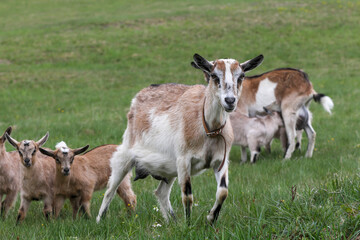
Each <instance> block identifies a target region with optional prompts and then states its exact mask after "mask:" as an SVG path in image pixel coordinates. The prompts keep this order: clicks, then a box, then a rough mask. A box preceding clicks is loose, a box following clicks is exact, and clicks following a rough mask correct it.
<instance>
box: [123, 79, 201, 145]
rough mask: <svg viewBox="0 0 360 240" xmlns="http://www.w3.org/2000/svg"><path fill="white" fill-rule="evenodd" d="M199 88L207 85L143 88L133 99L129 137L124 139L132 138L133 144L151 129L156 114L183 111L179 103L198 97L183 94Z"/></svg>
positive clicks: (128, 127)
mask: <svg viewBox="0 0 360 240" xmlns="http://www.w3.org/2000/svg"><path fill="white" fill-rule="evenodd" d="M198 88H201V89H203V90H204V91H205V86H203V85H194V86H188V85H183V84H174V83H169V84H161V85H151V86H149V87H147V88H144V89H143V90H141V91H140V92H139V93H138V94H137V95H136V96H135V98H134V99H133V100H132V103H131V107H130V111H129V113H128V115H127V118H128V126H127V132H128V134H129V136H128V137H129V139H124V141H126V140H130V145H132V144H133V143H134V142H135V139H137V138H141V137H142V136H143V133H146V132H147V131H148V130H149V129H150V127H151V124H152V118H153V116H154V115H161V114H162V113H164V114H169V115H171V114H172V113H175V112H178V111H182V110H181V109H179V104H186V103H184V102H185V101H192V99H189V98H191V97H193V98H194V97H196V98H197V97H198V96H191V97H189V98H187V97H186V99H184V97H183V95H186V94H185V93H186V92H188V91H189V90H190V92H191V89H196V90H197V89H198ZM204 91H203V92H204ZM197 95H199V94H197ZM201 97H203V96H201ZM200 104H202V102H201V103H200ZM190 105H191V104H190ZM178 116H181V115H178ZM177 120H178V119H174V121H175V122H174V125H176V121H177Z"/></svg>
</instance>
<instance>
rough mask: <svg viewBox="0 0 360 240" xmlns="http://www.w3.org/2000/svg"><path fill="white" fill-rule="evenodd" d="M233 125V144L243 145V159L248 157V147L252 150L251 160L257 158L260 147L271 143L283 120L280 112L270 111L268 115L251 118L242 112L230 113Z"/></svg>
mask: <svg viewBox="0 0 360 240" xmlns="http://www.w3.org/2000/svg"><path fill="white" fill-rule="evenodd" d="M230 120H231V125H232V128H233V130H234V142H233V145H238V146H241V161H242V162H243V163H244V162H246V159H247V156H246V155H247V154H246V147H249V150H250V154H251V157H250V162H251V163H255V161H256V160H257V158H258V156H259V153H260V147H262V146H267V145H269V144H270V143H271V141H272V139H273V138H274V136H275V135H276V134H277V133H278V131H279V130H280V128H281V127H283V126H284V124H283V120H282V118H281V116H280V114H279V113H278V112H272V111H268V115H266V116H257V117H253V118H250V117H248V116H246V115H244V114H242V113H240V112H234V113H232V114H230Z"/></svg>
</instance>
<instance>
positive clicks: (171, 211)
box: [170, 209, 176, 221]
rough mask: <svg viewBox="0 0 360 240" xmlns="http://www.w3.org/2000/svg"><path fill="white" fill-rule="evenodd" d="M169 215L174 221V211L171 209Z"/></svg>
mask: <svg viewBox="0 0 360 240" xmlns="http://www.w3.org/2000/svg"><path fill="white" fill-rule="evenodd" d="M170 215H171V217H172V218H173V219H174V221H176V216H175V213H174V211H173V210H172V209H171V210H170Z"/></svg>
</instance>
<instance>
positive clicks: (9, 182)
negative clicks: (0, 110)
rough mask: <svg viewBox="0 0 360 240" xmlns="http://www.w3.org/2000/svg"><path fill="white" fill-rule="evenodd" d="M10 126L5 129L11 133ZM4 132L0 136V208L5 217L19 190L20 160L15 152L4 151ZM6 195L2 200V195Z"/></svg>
mask: <svg viewBox="0 0 360 240" xmlns="http://www.w3.org/2000/svg"><path fill="white" fill-rule="evenodd" d="M11 130H12V128H11V127H8V128H7V129H6V131H5V133H7V134H9V135H10V134H11ZM5 133H4V134H3V135H2V136H1V137H0V208H1V216H2V217H3V218H5V217H6V214H7V212H8V211H9V209H10V208H11V207H12V205H13V204H14V202H15V201H16V196H17V193H18V192H19V190H20V185H21V184H20V180H21V175H20V160H19V155H18V154H17V152H15V151H13V152H6V149H5V142H6V136H5ZM4 195H6V197H5V198H4V201H2V199H3V196H4Z"/></svg>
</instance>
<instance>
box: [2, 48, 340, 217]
mask: <svg viewBox="0 0 360 240" xmlns="http://www.w3.org/2000/svg"><path fill="white" fill-rule="evenodd" d="M193 59H194V61H193V62H192V63H191V65H192V66H193V67H194V68H197V69H200V70H201V71H202V72H203V73H204V76H205V79H206V81H207V85H206V86H205V85H192V86H189V85H183V84H174V83H170V84H160V85H158V84H153V85H150V86H149V87H147V88H145V89H143V90H141V91H140V92H139V93H138V94H137V95H136V96H135V97H134V98H133V99H132V102H131V107H130V110H129V112H128V114H127V119H128V123H127V128H126V130H125V132H124V135H123V141H122V144H121V145H119V146H116V145H102V146H99V147H96V148H94V149H92V150H90V151H88V152H86V153H85V154H82V153H84V152H85V151H86V150H87V149H88V147H89V145H86V146H85V147H82V148H77V149H71V148H69V147H68V146H67V145H66V143H65V142H60V143H58V144H57V145H56V147H55V150H51V149H48V148H43V147H42V145H44V143H45V142H46V141H47V139H48V137H49V134H48V133H47V134H46V135H45V136H44V137H42V138H41V139H40V140H38V141H33V140H23V141H20V142H19V141H17V140H15V139H14V138H13V137H11V136H10V134H11V131H12V128H11V127H9V128H8V129H7V130H6V131H5V133H4V134H3V136H2V137H1V138H0V204H1V205H0V206H1V215H2V216H3V217H5V216H6V215H7V213H8V210H9V209H10V208H11V206H12V205H13V204H14V202H15V200H16V198H17V194H18V193H19V192H20V198H21V204H20V208H19V211H18V217H17V223H19V222H21V221H22V220H24V218H25V216H26V213H27V211H28V209H29V206H30V203H31V201H35V200H41V201H43V203H44V209H43V212H44V216H45V217H46V218H47V219H48V218H49V217H50V215H51V214H54V216H55V218H56V217H58V215H59V213H60V210H61V208H62V206H63V204H64V201H65V200H66V199H69V200H70V203H71V206H72V209H73V218H74V219H75V218H76V216H77V215H78V213H79V212H83V213H84V214H85V216H87V217H91V214H90V201H91V198H92V194H93V192H94V191H97V190H101V189H104V188H105V187H107V190H106V192H105V194H104V198H103V201H102V204H101V207H100V210H99V214H98V216H97V218H96V221H97V222H99V221H100V220H101V218H102V217H104V216H105V214H106V212H107V210H108V208H109V205H110V202H111V200H112V199H113V197H114V195H115V192H117V194H118V195H119V196H120V197H121V198H122V199H123V201H124V203H125V205H126V207H127V208H128V210H129V211H133V210H134V209H135V206H136V195H135V194H134V192H133V191H132V188H131V183H130V179H131V176H132V169H133V168H135V174H136V176H135V178H134V180H138V179H143V178H146V177H147V176H149V175H151V176H152V177H153V178H155V179H157V180H159V181H160V184H159V186H158V188H157V189H156V191H155V195H156V197H157V198H158V201H159V205H160V209H161V212H162V214H163V216H164V218H165V220H166V221H168V219H169V218H175V214H174V211H173V209H172V206H171V203H170V192H171V188H172V186H173V183H174V181H175V179H176V178H178V182H179V185H180V188H181V194H182V203H183V206H184V210H185V216H186V218H187V219H189V218H190V215H191V209H192V203H193V196H192V190H191V176H192V175H196V174H199V173H201V172H203V171H205V170H206V169H209V168H212V169H213V171H214V174H215V177H216V181H217V191H216V195H215V196H216V200H215V203H214V205H213V207H212V209H211V210H210V212H209V214H208V216H207V219H208V221H209V222H211V223H213V222H214V221H216V219H217V218H218V216H219V212H220V210H221V207H222V204H223V202H224V201H225V199H226V198H227V195H228V184H229V181H228V163H229V161H228V159H229V152H230V148H231V146H232V145H239V146H241V160H242V162H245V161H246V160H247V150H246V148H249V150H250V154H251V156H250V161H251V162H252V163H254V162H255V161H256V159H257V158H258V156H259V153H260V147H262V146H264V147H265V148H266V149H267V150H268V151H270V145H271V141H272V140H273V139H274V138H279V139H280V141H281V144H282V147H283V150H284V156H285V159H289V158H291V155H292V153H293V152H294V150H295V148H297V147H300V144H301V136H302V132H303V131H305V133H306V135H307V138H308V146H307V151H306V155H305V156H306V157H311V156H312V153H313V150H314V144H315V136H316V133H315V131H314V129H313V127H312V126H311V120H312V114H311V112H310V110H309V105H310V103H311V101H312V100H314V101H315V102H319V103H320V104H321V105H322V106H323V108H324V109H325V110H326V111H327V112H329V113H331V109H332V108H333V102H332V100H331V98H329V97H328V96H325V95H324V94H319V93H317V92H316V91H315V90H314V89H313V86H312V84H311V82H310V81H309V79H308V77H307V74H306V73H304V72H303V71H301V70H298V69H292V68H282V69H276V70H273V71H269V72H266V73H263V74H261V75H257V76H250V77H246V76H245V73H246V72H247V71H250V70H252V69H254V68H256V67H257V66H259V65H260V64H261V62H262V61H263V56H262V55H259V56H257V57H255V58H253V59H251V60H248V61H246V62H243V63H239V62H238V61H236V60H234V59H218V60H215V61H208V60H206V59H205V58H203V57H201V56H200V55H198V54H195V55H194V58H193ZM295 139H296V140H295ZM6 140H8V141H9V143H10V144H11V145H12V146H13V147H14V148H16V150H17V151H12V152H7V151H6V149H5V141H6ZM81 154H82V155H81ZM3 197H4V200H2V199H3Z"/></svg>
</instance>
